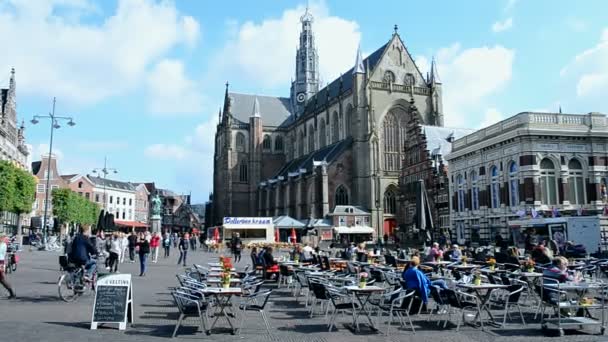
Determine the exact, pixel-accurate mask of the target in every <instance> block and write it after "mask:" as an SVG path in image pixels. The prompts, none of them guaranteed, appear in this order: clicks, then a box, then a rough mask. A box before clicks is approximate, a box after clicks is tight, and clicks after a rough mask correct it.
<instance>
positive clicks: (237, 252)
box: [230, 233, 243, 262]
mask: <svg viewBox="0 0 608 342" xmlns="http://www.w3.org/2000/svg"><path fill="white" fill-rule="evenodd" d="M230 248H232V255H233V256H234V262H239V261H241V249H242V248H243V242H242V241H241V237H240V234H239V233H236V234H235V235H234V236H233V237H232V241H230Z"/></svg>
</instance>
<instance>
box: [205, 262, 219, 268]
mask: <svg viewBox="0 0 608 342" xmlns="http://www.w3.org/2000/svg"><path fill="white" fill-rule="evenodd" d="M207 265H208V266H209V267H222V264H220V263H219V262H208V263H207Z"/></svg>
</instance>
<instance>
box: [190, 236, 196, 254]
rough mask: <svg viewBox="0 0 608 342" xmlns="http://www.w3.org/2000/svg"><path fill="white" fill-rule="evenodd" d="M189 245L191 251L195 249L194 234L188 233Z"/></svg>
mask: <svg viewBox="0 0 608 342" xmlns="http://www.w3.org/2000/svg"><path fill="white" fill-rule="evenodd" d="M190 247H191V248H192V250H193V251H195V250H196V235H194V234H192V235H190Z"/></svg>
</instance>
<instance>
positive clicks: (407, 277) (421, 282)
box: [403, 257, 448, 304]
mask: <svg viewBox="0 0 608 342" xmlns="http://www.w3.org/2000/svg"><path fill="white" fill-rule="evenodd" d="M419 265H420V259H419V258H418V257H413V258H412V261H410V267H409V268H408V269H407V270H406V271H405V272H403V280H404V281H405V284H406V288H407V289H414V290H418V293H419V294H420V299H422V302H423V303H425V304H426V303H427V302H428V300H429V295H430V294H431V289H430V286H437V287H439V288H441V289H447V288H448V287H447V285H446V284H445V281H443V280H441V279H440V280H434V281H430V280H429V278H428V277H427V276H426V275H425V274H424V273H422V271H420V269H419V268H418V266H419Z"/></svg>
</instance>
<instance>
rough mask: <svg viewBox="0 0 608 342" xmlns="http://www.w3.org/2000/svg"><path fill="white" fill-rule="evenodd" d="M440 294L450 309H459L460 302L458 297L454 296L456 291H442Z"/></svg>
mask: <svg viewBox="0 0 608 342" xmlns="http://www.w3.org/2000/svg"><path fill="white" fill-rule="evenodd" d="M442 292H443V295H444V297H445V299H446V300H447V304H449V305H450V306H451V307H454V308H459V309H460V308H461V305H460V300H459V299H458V296H457V295H456V291H454V290H452V289H444V290H443V291H442Z"/></svg>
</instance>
